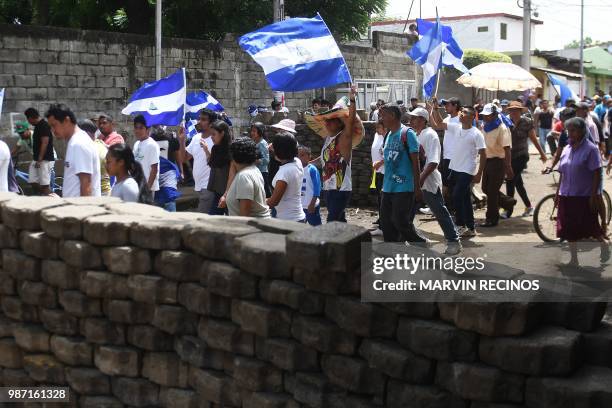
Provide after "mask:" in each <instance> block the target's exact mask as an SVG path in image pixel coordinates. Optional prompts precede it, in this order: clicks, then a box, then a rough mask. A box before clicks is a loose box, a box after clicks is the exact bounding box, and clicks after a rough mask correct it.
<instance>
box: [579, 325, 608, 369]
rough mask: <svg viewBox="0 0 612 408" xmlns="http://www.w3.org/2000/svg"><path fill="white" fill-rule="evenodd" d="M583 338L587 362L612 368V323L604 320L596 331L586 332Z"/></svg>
mask: <svg viewBox="0 0 612 408" xmlns="http://www.w3.org/2000/svg"><path fill="white" fill-rule="evenodd" d="M582 338H583V341H584V347H583V351H584V357H585V360H586V362H587V363H588V364H592V365H601V366H607V367H610V368H612V323H610V322H602V323H601V326H600V327H599V328H598V329H597V330H596V331H594V332H592V333H584V334H583V335H582Z"/></svg>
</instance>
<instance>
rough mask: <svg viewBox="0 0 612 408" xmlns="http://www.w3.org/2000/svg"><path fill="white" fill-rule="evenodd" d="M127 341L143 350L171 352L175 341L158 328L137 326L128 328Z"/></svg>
mask: <svg viewBox="0 0 612 408" xmlns="http://www.w3.org/2000/svg"><path fill="white" fill-rule="evenodd" d="M127 341H128V343H129V344H131V345H132V346H136V347H138V348H140V349H143V350H148V351H170V350H173V342H174V339H173V337H172V336H171V335H169V334H168V333H164V332H163V331H161V330H159V329H157V328H156V327H153V326H147V325H137V326H128V332H127Z"/></svg>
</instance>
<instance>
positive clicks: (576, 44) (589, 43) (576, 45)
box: [563, 37, 598, 49]
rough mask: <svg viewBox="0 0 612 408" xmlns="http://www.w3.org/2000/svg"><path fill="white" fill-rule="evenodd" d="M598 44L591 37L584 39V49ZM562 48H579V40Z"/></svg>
mask: <svg viewBox="0 0 612 408" xmlns="http://www.w3.org/2000/svg"><path fill="white" fill-rule="evenodd" d="M597 44H598V43H597V42H595V41H593V39H592V38H591V37H585V38H584V48H587V47H591V46H593V45H597ZM563 48H565V49H568V48H580V40H574V41H572V42H571V43H569V44H566V45H565V46H564V47H563Z"/></svg>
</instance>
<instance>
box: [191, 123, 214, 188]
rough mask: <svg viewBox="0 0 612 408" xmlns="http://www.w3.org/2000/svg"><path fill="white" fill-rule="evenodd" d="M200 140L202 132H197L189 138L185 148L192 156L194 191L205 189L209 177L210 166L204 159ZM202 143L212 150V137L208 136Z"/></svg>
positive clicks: (204, 155)
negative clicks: (189, 140)
mask: <svg viewBox="0 0 612 408" xmlns="http://www.w3.org/2000/svg"><path fill="white" fill-rule="evenodd" d="M200 140H202V134H201V133H198V134H197V135H195V136H194V137H193V139H191V143H189V146H187V147H186V148H185V150H187V153H189V154H190V155H192V156H193V180H194V181H195V188H194V189H195V191H201V190H206V187H208V179H209V178H210V166H209V165H208V160H207V159H206V153H204V149H203V148H202V146H200ZM204 143H206V146H208V151H211V150H212V147H213V145H214V143H213V140H212V137H210V136H208V137H207V138H205V139H204Z"/></svg>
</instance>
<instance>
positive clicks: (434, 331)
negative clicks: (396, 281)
mask: <svg viewBox="0 0 612 408" xmlns="http://www.w3.org/2000/svg"><path fill="white" fill-rule="evenodd" d="M0 202H1V204H0V207H1V217H2V218H1V221H2V223H1V224H0V247H1V248H2V258H1V259H2V263H1V265H2V267H1V269H0V276H1V279H0V305H1V313H0V385H2V386H12V387H15V386H35V385H62V386H68V387H70V389H71V397H72V398H71V404H70V405H62V406H81V407H102V406H104V407H124V406H127V407H144V406H147V407H157V406H161V407H176V408H179V407H180V408H185V407H189V408H190V407H207V408H212V407H245V408H266V407H274V408H277V407H278V408H300V407H303V408H306V407H315V408H366V407H367V408H372V407H389V408H405V407H410V408H424V407H427V408H449V407H460V408H468V407H470V408H498V407H499V408H501V407H504V408H506V407H507V408H520V407H528V408H551V407H555V408H564V407H589V408H603V407H609V406H612V391H611V390H610V387H609V385H610V384H611V383H612V369H611V367H612V349H611V344H612V326H611V325H610V324H609V323H601V322H600V321H601V318H602V315H603V313H604V309H605V305H602V304H595V303H593V304H580V303H571V304H527V303H502V304H498V303H453V304H450V303H393V304H392V303H381V304H374V303H362V302H361V301H360V297H359V290H360V256H359V254H360V249H361V244H362V243H367V242H368V241H369V240H370V235H369V234H368V232H367V231H365V230H364V229H362V228H359V227H356V226H353V225H347V224H338V223H331V224H326V225H324V226H321V227H317V228H311V227H308V226H306V225H302V224H298V223H292V222H282V221H277V220H271V221H263V222H261V221H260V222H258V221H256V220H252V219H248V218H236V217H232V218H227V217H225V218H219V217H209V216H203V215H201V214H194V213H179V214H168V213H165V212H163V211H162V210H161V209H157V208H154V207H147V206H142V205H139V204H127V203H119V202H116V201H113V200H111V199H110V198H107V199H104V200H101V199H72V200H61V199H50V198H18V197H16V196H14V195H9V194H3V195H0Z"/></svg>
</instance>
